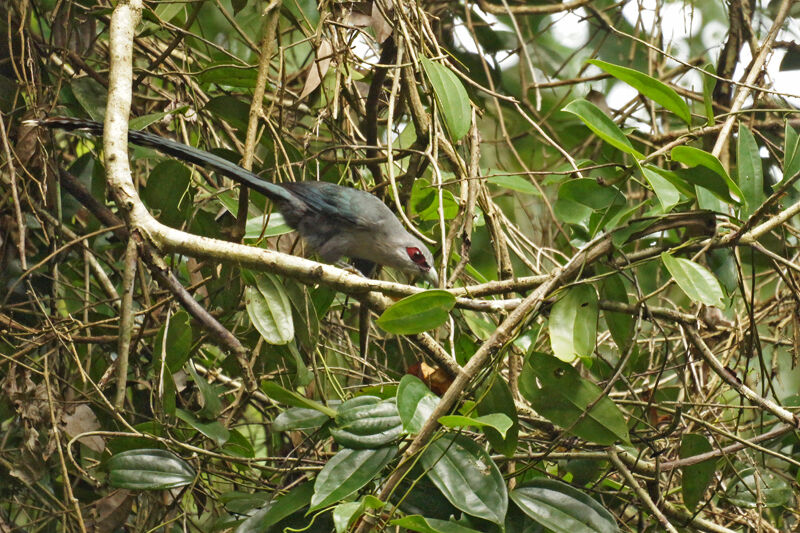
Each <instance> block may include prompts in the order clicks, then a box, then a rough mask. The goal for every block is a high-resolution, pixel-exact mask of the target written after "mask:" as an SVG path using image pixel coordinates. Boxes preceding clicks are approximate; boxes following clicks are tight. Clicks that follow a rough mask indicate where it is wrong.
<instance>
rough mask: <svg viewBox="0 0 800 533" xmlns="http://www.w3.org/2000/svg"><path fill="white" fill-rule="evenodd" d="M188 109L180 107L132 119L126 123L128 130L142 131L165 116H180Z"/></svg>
mask: <svg viewBox="0 0 800 533" xmlns="http://www.w3.org/2000/svg"><path fill="white" fill-rule="evenodd" d="M187 109H189V106H181V107H179V108H177V109H172V110H170V111H162V112H160V113H149V114H147V115H142V116H139V117H134V118H132V119H131V120H130V122H128V129H129V130H132V131H133V130H143V129H144V128H146V127H147V126H149V125H150V124H155V123H156V122H158V121H160V120H161V119H162V118H164V117H166V116H167V115H176V114H182V113H183V112H184V111H186V110H187Z"/></svg>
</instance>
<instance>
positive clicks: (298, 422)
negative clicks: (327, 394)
mask: <svg viewBox="0 0 800 533" xmlns="http://www.w3.org/2000/svg"><path fill="white" fill-rule="evenodd" d="M330 419H331V418H330V417H329V416H328V415H326V414H325V413H320V412H319V411H317V410H316V409H308V408H306V407H291V408H289V409H287V410H286V411H284V412H282V413H281V414H279V415H278V416H276V417H275V420H274V421H273V422H272V431H278V432H280V431H290V430H303V429H316V428H318V427H320V426H321V425H322V424H324V423H325V422H327V421H328V420H330Z"/></svg>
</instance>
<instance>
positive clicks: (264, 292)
mask: <svg viewBox="0 0 800 533" xmlns="http://www.w3.org/2000/svg"><path fill="white" fill-rule="evenodd" d="M254 278H255V280H256V286H255V287H253V286H252V285H251V286H248V287H246V288H245V290H244V298H245V306H246V307H247V314H248V316H249V317H250V321H251V322H252V323H253V326H255V328H256V329H257V330H258V332H259V333H260V334H261V337H262V338H263V339H264V340H265V341H266V342H268V343H269V344H276V345H279V344H288V343H289V342H290V341H291V340H292V339H293V338H294V322H293V321H292V309H291V306H290V304H289V298H288V297H287V296H286V293H285V292H284V290H283V288H282V287H280V285H279V284H277V283H276V281H275V280H274V279H273V278H272V277H271V276H268V275H266V274H255V275H254Z"/></svg>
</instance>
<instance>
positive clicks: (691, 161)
mask: <svg viewBox="0 0 800 533" xmlns="http://www.w3.org/2000/svg"><path fill="white" fill-rule="evenodd" d="M670 157H671V158H672V160H673V161H679V162H681V163H683V164H684V165H686V166H687V167H689V168H694V167H698V166H701V167H704V168H707V169H708V170H710V171H712V172H713V173H714V174H716V175H717V176H719V177H720V178H722V180H723V181H724V183H725V188H726V190H724V191H721V190H719V187H715V186H713V184H712V183H709V184H707V185H701V186H703V187H705V188H706V189H708V190H709V191H711V192H712V193H714V195H715V196H717V197H718V198H719V199H720V200H723V201H725V202H733V203H736V204H740V203H741V200H742V198H744V194H742V190H741V189H740V188H739V186H738V185H736V183H735V182H734V181H733V180H732V179H731V177H730V176H729V175H728V172H727V171H726V170H725V167H723V166H722V163H720V162H719V159H717V158H716V157H715V156H714V155H713V154H710V153H708V152H706V151H704V150H701V149H699V148H695V147H693V146H676V147H675V148H673V149H672V152H670Z"/></svg>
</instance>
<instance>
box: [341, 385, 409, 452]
mask: <svg viewBox="0 0 800 533" xmlns="http://www.w3.org/2000/svg"><path fill="white" fill-rule="evenodd" d="M330 433H331V436H332V437H333V440H335V441H336V442H338V443H339V444H341V445H342V446H344V447H346V448H353V449H355V450H360V449H364V448H380V447H381V446H385V445H387V444H389V443H391V442H392V441H395V440H397V439H398V438H399V437H400V435H401V434H402V433H403V424H402V421H401V420H400V415H399V414H398V412H397V404H396V400H395V398H391V399H389V400H381V399H380V398H378V397H376V396H358V397H356V398H353V399H351V400H347V401H346V402H344V403H342V404H341V405H340V406H339V408H338V409H337V411H336V426H335V427H332V428H330Z"/></svg>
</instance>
